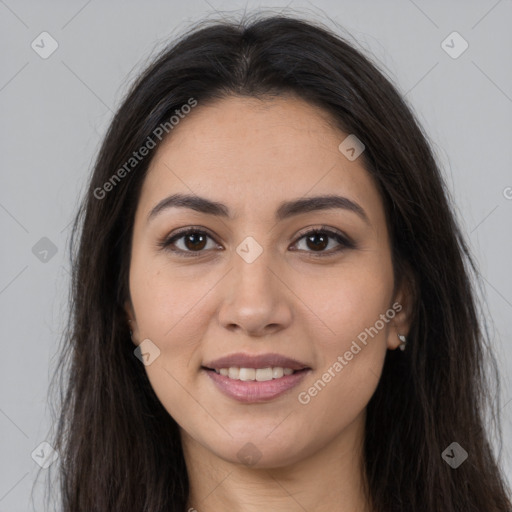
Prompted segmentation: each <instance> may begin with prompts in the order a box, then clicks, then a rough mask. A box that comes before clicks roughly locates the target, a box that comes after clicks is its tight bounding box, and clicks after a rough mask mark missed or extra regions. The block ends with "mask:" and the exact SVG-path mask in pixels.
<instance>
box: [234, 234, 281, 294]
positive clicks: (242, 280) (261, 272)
mask: <svg viewBox="0 0 512 512" xmlns="http://www.w3.org/2000/svg"><path fill="white" fill-rule="evenodd" d="M259 238H260V241H261V242H262V243H261V244H260V243H259V242H258V241H257V240H256V238H254V237H252V236H249V237H246V238H245V239H244V240H243V241H242V242H241V243H240V244H239V245H238V246H237V247H236V250H235V254H234V255H233V276H232V279H233V287H232V290H233V292H234V293H235V294H237V295H238V296H237V300H243V299H244V298H246V297H250V298H252V299H253V300H258V296H260V297H261V296H264V295H265V296H266V297H265V302H267V303H268V300H269V299H270V296H271V295H272V294H273V292H274V291H275V290H274V286H273V283H272V281H273V280H274V279H275V276H274V274H273V273H272V272H271V271H270V268H272V266H274V267H275V266H276V262H275V261H274V262H273V261H272V259H273V258H272V253H273V251H272V248H270V247H268V246H266V247H264V246H263V245H262V244H264V243H265V242H264V241H263V240H262V237H259ZM267 295H268V296H267Z"/></svg>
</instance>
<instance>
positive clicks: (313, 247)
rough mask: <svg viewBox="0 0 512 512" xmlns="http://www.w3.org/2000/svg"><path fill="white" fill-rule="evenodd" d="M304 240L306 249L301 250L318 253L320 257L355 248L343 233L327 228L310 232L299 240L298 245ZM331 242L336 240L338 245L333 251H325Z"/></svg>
mask: <svg viewBox="0 0 512 512" xmlns="http://www.w3.org/2000/svg"><path fill="white" fill-rule="evenodd" d="M302 240H304V241H305V245H306V249H299V250H301V251H302V250H304V251H305V252H310V253H318V256H324V255H325V256H329V255H332V254H334V253H337V252H339V251H341V250H343V249H347V248H354V247H355V245H354V243H353V242H352V241H351V240H350V239H349V238H348V237H345V236H344V235H342V234H341V233H338V232H337V231H333V230H331V229H327V228H320V229H318V228H317V229H313V230H311V231H308V232H307V233H304V234H303V235H302V236H301V237H300V238H299V240H298V241H297V243H298V242H300V241H302ZM331 240H334V241H335V242H336V243H337V244H338V245H337V246H336V245H334V248H333V249H331V250H328V251H326V250H325V249H326V248H327V247H329V244H330V242H331Z"/></svg>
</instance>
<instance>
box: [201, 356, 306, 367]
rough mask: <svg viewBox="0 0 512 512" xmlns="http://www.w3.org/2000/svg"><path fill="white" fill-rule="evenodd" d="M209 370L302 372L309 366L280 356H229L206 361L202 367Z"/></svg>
mask: <svg viewBox="0 0 512 512" xmlns="http://www.w3.org/2000/svg"><path fill="white" fill-rule="evenodd" d="M203 367H205V368H206V369H209V370H218V369H221V368H230V367H238V368H256V369H258V368H269V367H282V368H290V369H292V370H303V369H308V368H309V366H308V365H307V364H306V363H302V362H300V361H297V360H296V359H291V358H289V357H286V356H283V355H281V354H258V355H250V354H243V353H238V354H231V355H228V356H224V357H221V358H219V359H215V360H213V361H208V362H207V363H205V364H204V365H203Z"/></svg>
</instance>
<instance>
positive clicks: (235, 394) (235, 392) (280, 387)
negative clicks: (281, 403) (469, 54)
mask: <svg viewBox="0 0 512 512" xmlns="http://www.w3.org/2000/svg"><path fill="white" fill-rule="evenodd" d="M203 371H205V372H206V373H207V374H208V377H210V379H212V381H213V382H214V383H215V385H216V386H217V387H218V388H219V389H220V391H221V392H222V393H224V394H225V395H227V396H229V397H230V398H234V399H235V400H238V401H239V402H245V403H254V402H266V401H268V400H273V399H275V398H277V397H278V396H280V395H282V394H283V393H285V392H286V391H288V390H290V389H292V388H294V387H295V386H297V385H298V384H299V383H300V382H301V381H302V379H304V377H305V376H306V374H307V373H309V372H310V371H311V370H310V369H307V370H301V371H298V372H295V373H292V374H291V375H284V376H283V377H281V378H279V379H272V380H265V381H262V382H260V381H257V380H246V381H244V380H235V379H230V378H229V377H225V376H224V375H220V374H219V373H216V372H215V371H213V370H206V369H204V368H203Z"/></svg>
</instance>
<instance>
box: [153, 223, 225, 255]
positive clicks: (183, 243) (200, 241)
mask: <svg viewBox="0 0 512 512" xmlns="http://www.w3.org/2000/svg"><path fill="white" fill-rule="evenodd" d="M208 239H210V240H212V241H213V239H212V237H211V236H210V235H209V234H208V233H206V232H205V231H202V230H199V229H196V228H189V229H187V230H184V231H181V232H179V233H177V234H175V235H173V236H171V237H170V238H167V239H165V240H163V241H162V242H160V243H159V244H158V245H159V246H160V247H161V248H163V249H167V250H169V251H172V252H175V253H178V254H180V255H184V256H189V255H190V256H193V255H194V254H193V253H201V252H206V251H205V250H204V249H205V248H207V249H210V248H215V247H217V246H216V244H215V243H212V247H209V248H208V247H207V245H208ZM187 253H188V254H187Z"/></svg>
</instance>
